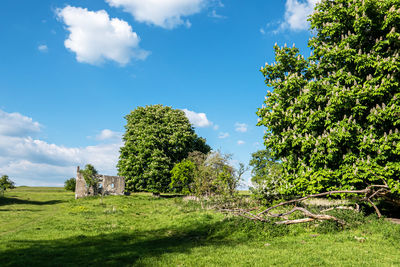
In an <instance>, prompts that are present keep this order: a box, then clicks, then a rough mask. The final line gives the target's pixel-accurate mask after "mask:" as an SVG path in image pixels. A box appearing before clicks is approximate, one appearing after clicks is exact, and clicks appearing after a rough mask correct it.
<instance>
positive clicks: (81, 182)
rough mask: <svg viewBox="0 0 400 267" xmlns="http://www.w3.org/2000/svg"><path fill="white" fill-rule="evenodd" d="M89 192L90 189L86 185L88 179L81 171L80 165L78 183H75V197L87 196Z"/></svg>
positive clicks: (77, 174)
mask: <svg viewBox="0 0 400 267" xmlns="http://www.w3.org/2000/svg"><path fill="white" fill-rule="evenodd" d="M87 194H88V189H87V186H86V181H85V179H84V178H83V176H82V174H81V173H80V172H79V166H78V168H77V170H76V185H75V199H77V198H82V197H86V196H87Z"/></svg>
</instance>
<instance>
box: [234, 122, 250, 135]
mask: <svg viewBox="0 0 400 267" xmlns="http://www.w3.org/2000/svg"><path fill="white" fill-rule="evenodd" d="M235 131H236V132H241V133H245V132H247V124H246V123H239V122H237V123H235Z"/></svg>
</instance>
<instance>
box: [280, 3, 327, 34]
mask: <svg viewBox="0 0 400 267" xmlns="http://www.w3.org/2000/svg"><path fill="white" fill-rule="evenodd" d="M318 2H320V0H305V1H300V0H287V1H286V5H285V8H286V10H285V20H284V22H283V23H282V24H281V25H280V28H281V29H286V28H288V29H290V30H295V31H299V30H307V29H308V26H309V24H308V22H307V17H308V16H309V15H311V13H312V12H313V10H314V7H315V5H316V4H317V3H318Z"/></svg>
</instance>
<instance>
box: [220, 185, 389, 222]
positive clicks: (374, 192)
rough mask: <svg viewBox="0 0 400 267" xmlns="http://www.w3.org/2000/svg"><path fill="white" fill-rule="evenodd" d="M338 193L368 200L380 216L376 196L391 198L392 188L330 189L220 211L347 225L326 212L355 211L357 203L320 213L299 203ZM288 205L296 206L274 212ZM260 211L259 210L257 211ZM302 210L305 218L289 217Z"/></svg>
mask: <svg viewBox="0 0 400 267" xmlns="http://www.w3.org/2000/svg"><path fill="white" fill-rule="evenodd" d="M337 194H349V195H356V196H357V197H356V198H357V199H358V202H367V203H369V204H370V205H371V206H372V207H373V208H374V209H375V212H376V214H377V215H378V217H379V218H380V217H381V216H382V214H381V212H380V210H379V209H378V207H377V206H376V205H375V203H374V201H373V200H374V199H376V198H382V197H383V198H387V199H389V198H390V189H389V187H388V185H387V184H386V183H385V184H384V185H369V186H367V187H366V188H365V189H362V190H337V191H329V192H324V193H318V194H312V195H308V196H305V197H302V198H297V199H292V200H289V201H284V202H281V203H279V204H276V205H274V206H272V207H269V208H267V209H264V210H262V211H261V212H260V211H259V208H258V207H256V208H246V209H244V208H233V207H232V208H230V207H226V206H225V207H220V208H219V211H221V212H224V213H231V214H234V215H237V216H241V217H244V218H247V219H250V220H253V221H261V222H270V221H271V218H282V219H283V220H279V221H275V224H287V225H288V224H296V223H305V222H312V221H323V220H331V221H335V222H337V223H338V224H340V225H345V224H346V222H345V221H343V220H341V219H339V218H337V217H335V216H332V215H328V214H325V213H326V212H328V211H331V210H334V209H349V210H354V211H359V205H358V204H357V203H356V204H355V207H351V206H337V207H332V208H328V209H324V210H321V211H320V212H319V213H313V212H311V211H309V210H307V209H306V208H304V207H298V206H297V205H298V204H300V203H301V202H303V201H304V200H306V199H310V198H318V197H325V196H331V195H337ZM287 205H294V207H293V208H292V209H291V210H289V211H285V212H282V213H273V211H274V210H276V209H277V208H280V207H283V206H287ZM257 211H258V212H257ZM295 212H301V213H302V214H303V216H304V218H300V219H289V215H291V214H293V213H295Z"/></svg>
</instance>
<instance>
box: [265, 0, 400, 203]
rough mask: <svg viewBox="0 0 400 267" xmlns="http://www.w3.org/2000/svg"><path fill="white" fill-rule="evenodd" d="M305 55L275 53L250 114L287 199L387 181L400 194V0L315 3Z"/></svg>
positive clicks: (289, 50) (292, 51) (291, 50)
mask: <svg viewBox="0 0 400 267" xmlns="http://www.w3.org/2000/svg"><path fill="white" fill-rule="evenodd" d="M310 22H311V28H312V30H313V33H314V36H313V37H312V38H311V39H310V41H309V43H308V44H309V47H310V49H311V51H312V52H313V54H312V55H311V56H310V57H309V58H307V59H305V58H304V57H303V56H302V55H300V54H299V50H298V49H297V48H296V47H294V46H293V47H292V48H289V47H286V46H285V47H278V46H277V45H275V46H274V49H275V60H276V62H275V63H273V64H271V65H269V64H266V65H265V67H263V68H262V69H261V72H262V73H263V75H264V76H265V78H266V80H265V81H266V84H267V85H268V86H270V87H273V91H270V92H268V94H267V97H266V100H265V106H263V107H262V108H260V109H259V110H258V112H257V114H258V116H259V117H260V118H261V120H260V121H259V124H258V125H264V126H266V127H267V128H268V131H267V133H266V134H265V137H264V140H265V145H266V147H267V148H268V149H271V151H272V153H273V156H274V157H277V158H281V159H282V162H283V169H284V174H283V175H284V178H285V179H286V180H287V181H288V182H289V183H290V184H292V187H291V188H289V189H288V190H287V192H288V193H296V194H300V195H301V194H303V195H304V194H308V193H316V192H321V191H326V190H335V189H353V188H364V187H365V185H366V184H370V183H383V181H382V178H383V179H384V180H385V181H386V182H387V183H388V185H389V187H390V188H391V191H392V192H397V193H399V192H400V183H399V177H400V133H399V129H398V127H399V125H400V84H399V81H400V73H399V70H400V60H399V52H400V33H399V31H400V2H399V1H398V0H385V1H383V0H363V1H352V0H351V1H349V0H335V1H328V0H323V1H322V2H321V3H320V4H317V6H316V10H315V12H314V13H313V15H312V16H311V18H310Z"/></svg>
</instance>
